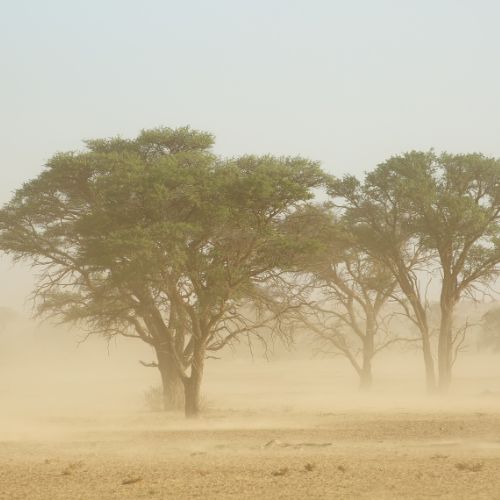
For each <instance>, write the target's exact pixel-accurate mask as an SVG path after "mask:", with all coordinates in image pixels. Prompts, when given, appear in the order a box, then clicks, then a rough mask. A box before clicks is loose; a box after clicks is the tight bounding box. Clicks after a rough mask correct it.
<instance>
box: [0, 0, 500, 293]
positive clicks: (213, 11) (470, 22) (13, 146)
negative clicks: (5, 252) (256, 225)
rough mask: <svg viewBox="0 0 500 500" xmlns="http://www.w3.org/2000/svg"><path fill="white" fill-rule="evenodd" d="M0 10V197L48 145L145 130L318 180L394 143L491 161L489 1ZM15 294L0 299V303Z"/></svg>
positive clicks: (119, 2) (109, 1) (29, 1)
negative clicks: (195, 133) (291, 165)
mask: <svg viewBox="0 0 500 500" xmlns="http://www.w3.org/2000/svg"><path fill="white" fill-rule="evenodd" d="M0 6H1V7H2V9H1V13H0V41H1V43H0V61H1V63H2V72H1V79H0V90H1V92H0V111H1V121H0V127H1V130H0V147H1V151H2V165H1V171H0V176H1V177H0V179H1V183H0V201H5V200H6V199H7V198H8V196H9V193H10V192H12V190H13V189H15V188H16V187H18V186H19V185H20V184H21V183H22V182H23V181H25V180H27V179H29V178H31V177H33V176H35V175H36V174H37V173H38V172H39V171H40V170H41V168H42V166H43V163H44V162H45V161H46V159H47V158H48V157H49V156H50V155H51V154H53V153H54V152H55V151H58V150H67V149H75V148H79V147H80V146H81V139H83V138H89V137H100V136H110V135H116V134H122V135H127V136H128V135H134V134H135V133H136V132H137V131H138V130H140V129H141V128H148V127H154V126H158V125H166V126H172V127H174V126H181V125H185V124H190V125H192V126H193V127H196V128H201V129H205V130H209V131H211V132H213V133H214V134H215V135H216V136H217V145H216V151H217V152H219V153H221V154H225V155H236V154H240V153H274V154H302V155H304V156H307V157H311V158H313V159H316V160H320V161H321V162H322V164H323V166H324V167H325V168H326V169H327V170H329V171H330V172H332V173H334V174H342V173H345V172H348V171H350V172H353V173H357V174H359V173H362V172H363V171H365V170H368V169H370V168H372V167H373V166H374V165H376V164H377V163H378V162H380V161H382V160H383V159H385V158H386V157H388V156H389V155H392V154H395V153H399V152H401V151H404V150H408V149H421V148H422V149H428V148H430V147H435V148H436V149H437V150H443V149H446V150H449V151H453V152H459V151H481V152H484V153H486V154H488V155H493V156H500V138H499V135H500V134H499V131H500V126H499V125H500V123H499V121H500V30H499V29H498V25H499V23H500V2H497V1H495V0H413V1H406V0H358V1H356V0H351V1H347V0H344V1H336V0H330V1H328V0H288V1H285V0H247V1H242V0H240V1H239V0H206V1H201V0H197V1H196V0H183V1H169V0H163V1H160V0H143V1H139V0H135V1H131V0H86V1H75V0H73V1H71V0H43V1H40V0H15V1H14V0H0ZM16 273H17V274H16ZM21 274H22V272H21V271H12V272H10V274H9V273H8V275H9V276H11V277H14V276H15V277H16V279H18V280H19V281H20V282H23V279H24V278H22V277H21ZM2 288H4V287H2ZM20 288H23V287H20ZM23 293H24V292H23ZM20 296H21V292H20V293H19V294H18V295H12V294H11V293H9V294H6V293H5V292H2V291H1V290H0V303H1V302H2V301H3V303H5V302H6V301H11V302H16V303H17V302H18V301H19V297H20Z"/></svg>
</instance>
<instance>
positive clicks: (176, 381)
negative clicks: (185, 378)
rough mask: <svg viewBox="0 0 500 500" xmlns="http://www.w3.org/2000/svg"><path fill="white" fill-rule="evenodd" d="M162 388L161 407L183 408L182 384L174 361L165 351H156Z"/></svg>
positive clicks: (168, 408) (169, 408) (169, 409)
mask: <svg viewBox="0 0 500 500" xmlns="http://www.w3.org/2000/svg"><path fill="white" fill-rule="evenodd" d="M157 357H158V369H159V370H160V375H161V382H162V388H163V409H164V410H165V411H171V410H182V409H183V408H184V386H183V383H182V379H181V377H180V376H179V373H178V371H177V369H176V366H175V362H174V360H173V359H172V358H171V356H170V355H169V354H167V353H163V352H157Z"/></svg>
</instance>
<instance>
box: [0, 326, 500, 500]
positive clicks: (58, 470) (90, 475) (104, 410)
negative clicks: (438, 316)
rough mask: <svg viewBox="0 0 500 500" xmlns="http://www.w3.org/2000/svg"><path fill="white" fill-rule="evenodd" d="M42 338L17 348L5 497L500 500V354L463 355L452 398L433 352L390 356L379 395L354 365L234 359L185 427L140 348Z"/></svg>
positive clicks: (210, 379) (8, 377) (6, 404)
mask: <svg viewBox="0 0 500 500" xmlns="http://www.w3.org/2000/svg"><path fill="white" fill-rule="evenodd" d="M30 335H31V334H30ZM37 335H38V336H35V340H34V341H33V339H31V340H30V341H29V342H27V343H26V345H29V346H30V347H29V349H26V348H25V346H24V345H23V346H22V347H23V348H22V349H21V348H20V347H21V346H20V344H19V343H18V344H17V348H16V347H15V346H14V344H12V343H10V344H8V345H7V344H6V343H4V351H3V352H4V353H5V354H6V355H5V357H4V363H3V365H2V367H1V372H2V376H1V378H0V401H1V404H2V415H1V417H0V498H2V499H47V500H49V499H54V500H55V499H76V498H81V499H115V498H116V499H125V498H169V499H170V498H171V499H182V498H217V499H220V498H222V499H223V498H252V499H253V498H269V499H271V498H297V499H299V498H431V497H432V498H449V499H456V498H500V364H499V363H498V360H499V358H498V356H495V355H476V354H475V353H469V354H464V355H463V356H462V358H461V359H460V361H459V362H458V363H457V366H456V374H455V381H454V385H453V390H452V392H451V394H450V395H449V396H447V397H446V398H437V397H428V396H426V395H425V391H424V389H423V380H422V376H421V375H422V373H421V370H422V367H421V362H420V357H419V356H418V353H404V354H401V353H399V354H398V353H390V354H388V355H387V357H386V358H380V360H378V362H377V363H376V365H375V385H374V387H373V391H372V393H371V394H363V393H360V392H359V391H358V390H357V381H356V377H355V376H354V374H353V373H352V371H351V370H350V369H349V367H348V366H347V365H345V363H343V362H342V361H341V360H339V359H333V360H332V359H326V358H311V357H301V356H299V355H298V354H297V353H295V354H293V353H291V354H290V355H288V356H282V357H281V358H273V359H271V360H270V361H266V360H265V359H262V358H257V359H254V360H252V359H248V358H240V357H239V356H237V355H231V354H229V355H228V356H226V357H225V358H224V359H223V360H220V361H219V360H209V362H208V366H207V370H206V380H205V382H204V386H203V389H204V390H203V392H204V401H205V402H204V406H205V408H204V412H203V415H202V416H201V417H200V418H199V419H197V420H195V421H186V420H185V419H184V418H183V416H182V415H181V414H176V413H164V412H151V411H150V410H148V408H146V406H145V404H144V391H145V390H146V389H147V388H148V387H149V386H151V385H155V384H156V383H157V374H156V371H155V370H153V369H146V368H143V367H141V366H140V365H139V363H138V362H137V359H138V356H139V354H140V356H139V358H141V359H148V358H147V356H148V353H147V352H142V353H138V349H140V346H137V345H135V344H132V343H131V344H122V345H120V346H118V348H116V349H115V348H114V347H112V348H111V351H110V353H109V354H108V353H107V352H106V349H105V348H103V344H102V341H101V340H99V339H95V340H90V341H89V342H88V343H86V344H83V345H82V346H80V348H78V349H76V348H75V346H74V338H73V337H71V336H68V335H66V334H65V335H64V337H57V336H56V337H54V338H56V340H57V342H55V344H54V343H52V344H51V342H49V341H48V340H47V338H46V337H43V335H42V336H40V335H39V334H37ZM54 335H55V334H54ZM51 338H52V337H51ZM18 342H19V341H18ZM55 345H57V348H56V347H54V346H55ZM6 346H7V347H6ZM9 349H10V350H9ZM61 349H63V350H64V356H62V355H61ZM7 354H8V356H7ZM21 354H22V355H21ZM14 360H16V362H15V363H14ZM21 360H23V362H21ZM26 363H27V365H26ZM26 366H29V369H27V368H26Z"/></svg>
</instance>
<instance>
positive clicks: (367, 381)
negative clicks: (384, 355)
mask: <svg viewBox="0 0 500 500" xmlns="http://www.w3.org/2000/svg"><path fill="white" fill-rule="evenodd" d="M372 383H373V376H372V364H371V361H368V362H367V363H366V362H364V363H363V368H362V370H361V374H360V377H359V388H360V389H361V390H362V391H369V390H370V389H371V388H372Z"/></svg>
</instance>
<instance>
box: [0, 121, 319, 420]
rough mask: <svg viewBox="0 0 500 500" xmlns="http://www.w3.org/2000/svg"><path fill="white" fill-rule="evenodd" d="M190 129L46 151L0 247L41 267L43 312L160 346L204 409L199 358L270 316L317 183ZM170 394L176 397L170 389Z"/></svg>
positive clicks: (190, 411)
mask: <svg viewBox="0 0 500 500" xmlns="http://www.w3.org/2000/svg"><path fill="white" fill-rule="evenodd" d="M212 143H213V138H212V137H211V136H210V135H209V134H206V133H201V132H197V131H192V130H190V129H188V128H183V129H177V130H171V129H155V130H149V131H143V132H142V133H141V134H140V135H139V136H138V137H137V138H136V139H133V140H126V139H120V138H115V139H109V140H92V141H87V142H86V145H87V149H86V150H85V151H82V152H70V153H63V154H57V155H55V156H54V157H53V158H52V159H51V160H50V161H49V162H48V164H47V166H46V168H45V170H44V171H43V172H42V173H41V174H40V176H39V177H37V178H36V179H34V180H33V181H31V182H29V183H27V184H25V185H24V186H23V187H22V188H21V189H20V190H19V191H17V192H16V194H15V196H14V198H13V199H12V200H11V202H10V203H9V204H7V205H6V206H5V207H4V209H3V210H2V211H1V213H0V246H1V248H2V249H3V250H4V251H6V252H8V253H10V254H11V255H12V256H13V257H14V258H16V259H19V260H20V259H25V260H28V261H29V262H31V263H32V264H33V265H34V266H36V267H37V268H39V281H38V284H37V287H36V289H35V291H34V297H35V300H36V302H37V304H38V308H39V311H40V313H45V314H53V315H56V316H59V317H61V318H62V319H63V320H64V321H81V322H83V323H84V324H85V325H86V326H87V327H88V328H89V330H90V331H91V332H99V333H104V334H105V335H112V334H115V333H118V334H122V335H127V336H133V337H137V338H139V339H141V340H143V341H145V342H147V343H148V344H150V345H151V346H152V347H153V348H154V349H155V351H156V355H157V358H158V367H159V368H160V371H161V372H162V379H163V382H164V386H165V387H169V388H170V390H169V391H167V392H169V393H170V394H168V395H169V397H173V398H177V396H176V395H177V394H178V387H179V385H180V384H182V387H183V389H184V391H183V392H184V400H185V411H186V414H187V415H189V416H191V415H196V414H197V413H198V411H199V398H200V387H201V381H202V376H203V369H204V364H205V359H206V357H207V353H208V352H209V351H211V350H218V349H221V348H223V347H224V346H225V345H227V344H228V343H229V342H231V341H233V340H234V339H236V338H237V337H238V336H239V335H242V334H250V333H253V332H258V327H259V326H262V325H263V324H269V322H270V321H273V324H276V320H278V319H279V317H280V315H281V314H282V312H283V310H284V309H285V308H286V302H287V301H286V300H285V299H282V298H281V297H279V296H277V295H271V294H270V293H269V292H268V289H267V285H268V283H270V282H271V281H272V279H273V275H274V273H275V272H276V271H277V270H279V268H280V266H281V265H282V264H283V263H284V262H285V261H286V259H287V257H288V256H289V255H290V254H291V253H293V252H297V251H299V249H298V247H297V244H296V243H295V242H292V241H290V239H289V238H288V237H287V235H286V233H285V232H284V231H283V230H282V225H283V221H284V220H285V219H286V217H287V215H289V214H290V213H292V212H293V211H294V210H295V209H296V208H297V207H298V206H300V205H302V204H304V203H306V202H307V201H308V200H310V199H311V198H312V197H313V195H312V193H311V189H312V188H314V187H317V186H319V185H320V184H321V183H322V182H323V180H324V175H323V173H322V172H321V170H320V169H319V167H318V165H317V164H316V163H314V162H310V161H307V160H304V159H301V158H274V157H268V156H264V157H254V156H246V157H242V158H238V159H233V160H226V161H224V160H221V159H219V158H217V157H216V156H215V155H214V154H212V153H211V151H210V148H211V146H212ZM172 388H173V389H172Z"/></svg>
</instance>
